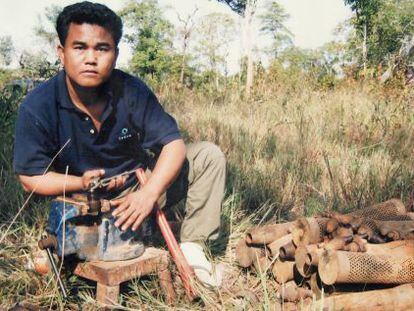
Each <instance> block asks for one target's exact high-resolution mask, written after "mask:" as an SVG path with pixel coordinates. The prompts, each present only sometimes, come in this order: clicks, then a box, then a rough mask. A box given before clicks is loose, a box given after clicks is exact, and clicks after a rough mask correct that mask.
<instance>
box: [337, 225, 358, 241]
mask: <svg viewBox="0 0 414 311" xmlns="http://www.w3.org/2000/svg"><path fill="white" fill-rule="evenodd" d="M353 235H354V232H353V230H352V228H346V227H339V228H338V229H336V231H335V232H334V233H333V236H334V238H340V239H343V240H344V241H345V242H346V243H349V242H351V241H352V239H353Z"/></svg>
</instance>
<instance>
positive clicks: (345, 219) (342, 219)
mask: <svg viewBox="0 0 414 311" xmlns="http://www.w3.org/2000/svg"><path fill="white" fill-rule="evenodd" d="M332 218H333V219H336V220H337V221H338V223H339V224H341V225H345V226H346V225H349V224H350V223H351V222H352V221H353V220H354V216H353V215H352V214H334V215H332Z"/></svg>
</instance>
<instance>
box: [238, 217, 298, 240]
mask: <svg viewBox="0 0 414 311" xmlns="http://www.w3.org/2000/svg"><path fill="white" fill-rule="evenodd" d="M292 226H293V223H292V222H286V223H281V224H269V225H264V226H260V227H255V228H252V229H250V230H249V232H247V234H246V242H247V244H269V243H271V242H273V241H275V240H277V239H280V238H281V237H283V236H285V235H287V234H289V232H290V230H291V228H292Z"/></svg>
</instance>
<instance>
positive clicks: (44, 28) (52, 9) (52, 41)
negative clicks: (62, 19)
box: [34, 4, 63, 49]
mask: <svg viewBox="0 0 414 311" xmlns="http://www.w3.org/2000/svg"><path fill="white" fill-rule="evenodd" d="M62 10H63V8H62V7H61V6H60V5H56V4H52V5H51V6H48V7H46V9H45V13H44V19H45V20H46V23H44V22H43V18H42V17H41V16H39V17H38V20H39V23H38V24H37V25H36V26H35V28H34V33H35V36H36V37H38V38H39V39H40V41H42V42H43V43H46V44H47V45H48V46H49V47H50V48H52V49H54V48H55V46H56V43H57V41H58V36H57V33H56V30H55V25H56V20H57V17H58V15H59V13H60V12H61V11H62Z"/></svg>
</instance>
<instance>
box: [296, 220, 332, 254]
mask: <svg viewBox="0 0 414 311" xmlns="http://www.w3.org/2000/svg"><path fill="white" fill-rule="evenodd" d="M328 221H329V218H300V219H298V220H297V222H296V225H295V228H294V229H293V230H292V239H293V243H294V244H295V245H296V246H297V247H299V246H304V245H309V244H316V243H320V242H322V241H323V237H324V235H325V231H326V224H327V222H328Z"/></svg>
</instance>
